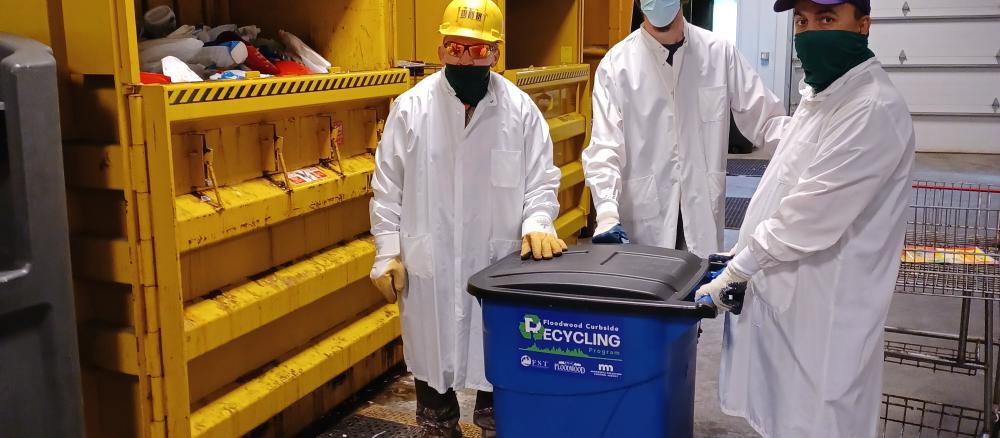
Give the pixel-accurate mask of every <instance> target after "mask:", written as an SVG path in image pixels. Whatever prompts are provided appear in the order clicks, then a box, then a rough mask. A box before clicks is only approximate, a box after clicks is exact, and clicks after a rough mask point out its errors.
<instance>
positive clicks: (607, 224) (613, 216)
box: [594, 211, 621, 236]
mask: <svg viewBox="0 0 1000 438" xmlns="http://www.w3.org/2000/svg"><path fill="white" fill-rule="evenodd" d="M618 224H621V218H619V217H618V212H617V211H604V212H601V213H599V214H598V215H597V227H596V228H594V235H595V236H600V235H601V234H604V233H607V232H608V231H611V229H612V228H614V227H615V225H618Z"/></svg>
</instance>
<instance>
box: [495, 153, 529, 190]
mask: <svg viewBox="0 0 1000 438" xmlns="http://www.w3.org/2000/svg"><path fill="white" fill-rule="evenodd" d="M523 171H524V163H523V162H522V161H521V151H501V150H494V151H493V152H492V153H491V155H490V182H491V183H492V184H493V187H500V188H505V189H516V188H518V187H520V186H521V183H522V182H523V181H524V175H523Z"/></svg>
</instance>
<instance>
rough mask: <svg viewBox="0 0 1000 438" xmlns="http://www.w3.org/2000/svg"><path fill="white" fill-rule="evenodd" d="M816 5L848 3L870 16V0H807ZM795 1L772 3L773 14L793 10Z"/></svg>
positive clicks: (785, 0) (780, 0)
mask: <svg viewBox="0 0 1000 438" xmlns="http://www.w3.org/2000/svg"><path fill="white" fill-rule="evenodd" d="M809 1H811V2H813V3H816V4H817V5H831V6H832V5H839V4H842V3H850V4H852V5H854V6H856V7H857V8H858V9H859V10H861V12H864V13H865V15H871V13H872V2H871V0H809ZM795 2H796V0H778V1H776V2H774V12H785V11H788V10H791V9H793V8H795Z"/></svg>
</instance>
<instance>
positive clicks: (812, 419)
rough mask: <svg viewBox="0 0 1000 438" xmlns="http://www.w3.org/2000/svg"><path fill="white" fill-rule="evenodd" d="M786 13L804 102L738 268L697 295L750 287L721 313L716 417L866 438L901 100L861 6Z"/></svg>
mask: <svg viewBox="0 0 1000 438" xmlns="http://www.w3.org/2000/svg"><path fill="white" fill-rule="evenodd" d="M790 9H794V10H795V12H794V13H795V48H796V51H797V52H798V56H799V59H801V61H802V68H803V70H804V71H805V79H804V80H803V81H802V84H801V85H800V91H801V93H802V102H801V104H800V105H799V107H798V109H796V111H795V115H794V117H793V118H792V121H791V123H790V125H789V129H788V132H787V133H785V135H784V136H783V138H782V139H781V142H780V143H779V145H778V149H777V151H776V152H775V155H774V158H773V160H772V161H771V165H770V166H769V167H768V169H767V172H765V173H764V176H763V178H762V179H761V184H760V187H759V188H758V189H757V193H756V194H755V195H754V197H753V200H752V201H751V202H750V207H749V208H748V210H747V215H746V219H745V220H744V222H743V227H742V229H741V230H740V238H739V242H738V243H737V245H736V247H735V248H734V252H735V254H736V256H735V258H733V259H732V261H730V262H729V266H728V267H727V268H726V270H725V271H724V272H723V273H722V275H720V276H719V277H718V278H717V279H716V280H714V281H713V282H711V283H709V284H707V285H705V286H704V287H702V288H701V289H699V290H698V292H697V296H698V298H702V297H704V296H711V297H712V299H713V301H715V302H716V303H717V304H720V303H721V304H720V306H719V307H720V308H721V309H722V310H729V309H728V306H727V305H726V303H725V300H722V299H721V298H722V291H724V290H727V289H730V288H733V287H736V286H739V285H740V284H743V285H747V284H748V285H749V286H748V287H747V294H746V299H745V302H744V303H743V312H742V313H741V314H740V315H739V316H733V315H732V314H727V315H726V319H725V330H724V335H723V337H724V339H723V351H722V366H721V370H720V376H719V398H720V400H721V402H722V410H723V411H724V412H726V413H727V414H730V415H737V416H741V417H744V418H746V419H747V421H748V422H749V423H750V425H751V426H753V428H754V429H756V430H757V432H759V433H760V434H761V435H762V436H764V437H766V438H799V437H814V438H827V437H828V438H840V437H857V438H863V437H874V436H875V434H876V427H877V423H878V418H879V408H880V401H881V394H882V365H883V351H882V350H883V339H882V333H883V327H884V325H885V320H886V315H887V314H888V312H889V304H890V302H891V300H892V294H893V289H894V286H895V283H896V277H897V275H898V272H899V265H900V257H899V254H900V252H901V251H902V249H903V237H904V233H905V229H906V218H905V215H906V213H907V211H908V204H909V200H910V186H911V184H912V183H911V175H910V173H911V169H912V166H913V157H914V143H915V139H914V133H913V121H912V119H911V118H910V112H909V109H908V108H907V107H906V102H904V100H903V97H902V96H901V95H900V93H899V92H898V91H897V90H896V87H895V86H893V84H892V82H891V81H890V80H889V75H888V74H886V72H885V70H883V69H882V65H881V64H879V62H878V60H876V59H875V57H874V56H875V55H874V54H873V53H872V52H871V51H870V50H869V49H868V32H869V27H870V24H871V18H870V17H869V13H870V12H871V4H870V2H869V0H797V1H796V0H778V1H777V2H776V3H775V5H774V10H775V11H777V12H783V11H788V10H790Z"/></svg>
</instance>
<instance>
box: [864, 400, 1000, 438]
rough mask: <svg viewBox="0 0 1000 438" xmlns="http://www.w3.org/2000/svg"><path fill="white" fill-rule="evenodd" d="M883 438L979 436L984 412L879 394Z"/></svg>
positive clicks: (956, 437) (959, 437)
mask: <svg viewBox="0 0 1000 438" xmlns="http://www.w3.org/2000/svg"><path fill="white" fill-rule="evenodd" d="M881 414H882V415H881V416H880V417H881V420H882V425H881V426H882V430H881V434H880V435H879V436H880V437H882V438H896V437H898V438H924V437H928V438H929V437H935V438H961V437H979V436H980V433H981V432H982V430H983V411H981V410H978V409H974V408H966V407H962V406H955V405H950V404H944V403H935V402H930V401H926V400H920V399H916V398H912V397H902V396H898V395H889V394H883V395H882V413H881Z"/></svg>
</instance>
